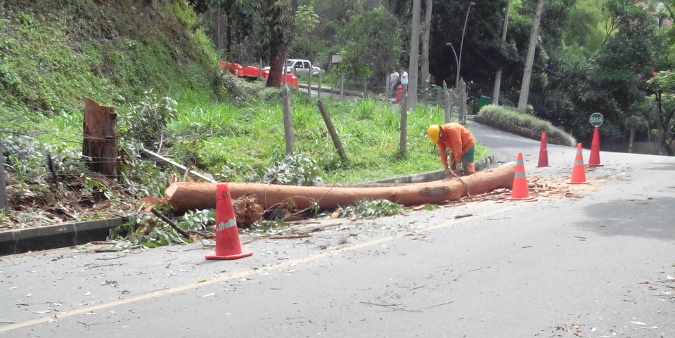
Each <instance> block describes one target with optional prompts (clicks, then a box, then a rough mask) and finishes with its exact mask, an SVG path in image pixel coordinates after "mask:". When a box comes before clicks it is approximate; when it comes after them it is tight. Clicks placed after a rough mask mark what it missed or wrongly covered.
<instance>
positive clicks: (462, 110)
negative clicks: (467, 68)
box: [458, 80, 466, 125]
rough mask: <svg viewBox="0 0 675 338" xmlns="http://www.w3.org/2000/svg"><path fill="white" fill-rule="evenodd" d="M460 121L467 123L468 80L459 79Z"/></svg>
mask: <svg viewBox="0 0 675 338" xmlns="http://www.w3.org/2000/svg"><path fill="white" fill-rule="evenodd" d="M458 96H459V97H458V100H459V123H461V124H463V125H466V82H464V80H461V81H459V95H458Z"/></svg>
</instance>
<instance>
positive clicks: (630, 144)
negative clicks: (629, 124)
mask: <svg viewBox="0 0 675 338" xmlns="http://www.w3.org/2000/svg"><path fill="white" fill-rule="evenodd" d="M633 141H635V128H630V137H629V138H628V152H629V153H632V152H633Z"/></svg>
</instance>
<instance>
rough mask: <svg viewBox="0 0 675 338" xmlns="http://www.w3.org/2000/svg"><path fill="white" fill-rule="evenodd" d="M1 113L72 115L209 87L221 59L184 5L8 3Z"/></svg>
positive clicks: (1, 36)
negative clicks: (154, 94) (94, 106)
mask: <svg viewBox="0 0 675 338" xmlns="http://www.w3.org/2000/svg"><path fill="white" fill-rule="evenodd" d="M0 4H2V5H1V6H2V7H1V8H0V18H1V19H0V102H2V105H1V106H0V115H6V114H3V112H4V111H7V110H22V111H28V112H31V113H33V112H42V113H43V114H46V115H49V114H53V113H64V112H65V113H67V114H68V113H72V112H73V111H79V110H81V104H80V103H79V102H80V100H81V99H82V97H84V96H89V97H91V98H93V99H95V100H97V101H99V102H102V103H104V104H111V103H112V102H113V100H116V101H117V102H120V101H125V100H129V101H132V102H133V101H135V100H137V99H138V98H139V97H141V96H142V94H143V93H144V92H145V91H146V90H147V89H148V88H154V89H155V90H156V91H158V92H166V91H182V90H185V89H197V90H205V89H208V88H209V84H210V83H211V80H212V79H213V77H214V76H215V69H214V68H215V67H214V65H215V61H216V56H215V53H214V52H213V50H212V49H211V48H208V46H209V45H210V43H209V42H208V39H207V38H206V37H205V36H204V35H203V33H201V31H200V30H198V29H197V26H196V17H195V15H194V13H193V12H192V10H191V9H190V8H189V7H188V6H186V5H185V4H183V3H182V2H176V1H168V0H153V1H131V0H120V1H118V0H100V1H94V0H55V1H32V0H13V1H3V2H0Z"/></svg>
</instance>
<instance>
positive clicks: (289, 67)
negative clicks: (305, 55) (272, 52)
mask: <svg viewBox="0 0 675 338" xmlns="http://www.w3.org/2000/svg"><path fill="white" fill-rule="evenodd" d="M265 69H268V70H269V69H270V67H269V66H267V67H265ZM310 69H311V70H312V74H313V75H316V74H322V73H325V72H326V71H325V70H323V69H321V68H319V67H315V66H312V63H311V62H309V60H304V59H288V60H286V73H292V74H295V75H296V76H300V75H308V74H309V71H310Z"/></svg>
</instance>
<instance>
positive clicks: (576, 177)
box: [568, 143, 588, 184]
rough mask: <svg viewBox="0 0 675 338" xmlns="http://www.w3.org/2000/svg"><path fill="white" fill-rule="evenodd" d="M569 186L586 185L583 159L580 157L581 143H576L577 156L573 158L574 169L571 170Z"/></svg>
mask: <svg viewBox="0 0 675 338" xmlns="http://www.w3.org/2000/svg"><path fill="white" fill-rule="evenodd" d="M568 183H569V184H587V183H588V182H586V166H584V157H583V156H582V155H581V143H577V155H576V157H575V158H574V167H573V168H572V180H571V181H570V182H568Z"/></svg>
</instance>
